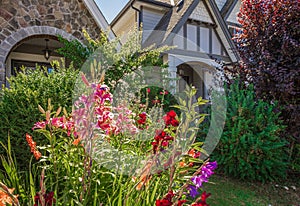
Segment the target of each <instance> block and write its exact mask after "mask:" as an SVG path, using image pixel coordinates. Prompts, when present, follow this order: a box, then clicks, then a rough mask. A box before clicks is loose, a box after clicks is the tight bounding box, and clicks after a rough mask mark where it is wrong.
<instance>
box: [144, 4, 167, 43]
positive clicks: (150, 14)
mask: <svg viewBox="0 0 300 206" xmlns="http://www.w3.org/2000/svg"><path fill="white" fill-rule="evenodd" d="M163 15H164V14H163V13H159V12H155V11H153V10H149V9H147V8H144V9H143V31H144V35H143V40H145V39H147V38H148V36H149V35H150V33H151V31H152V30H153V29H154V28H155V26H156V25H157V24H158V22H159V21H160V19H161V18H162V17H163Z"/></svg>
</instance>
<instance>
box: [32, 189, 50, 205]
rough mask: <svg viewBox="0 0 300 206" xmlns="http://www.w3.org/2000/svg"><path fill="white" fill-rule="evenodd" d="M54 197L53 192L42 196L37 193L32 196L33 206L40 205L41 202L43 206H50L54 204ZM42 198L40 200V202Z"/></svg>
mask: <svg viewBox="0 0 300 206" xmlns="http://www.w3.org/2000/svg"><path fill="white" fill-rule="evenodd" d="M53 196H54V192H49V193H47V194H44V195H40V194H39V193H37V194H36V195H35V196H34V206H38V205H41V204H42V202H44V203H45V204H44V205H45V206H52V205H53V204H54V203H55V199H54V198H53ZM41 198H42V200H41Z"/></svg>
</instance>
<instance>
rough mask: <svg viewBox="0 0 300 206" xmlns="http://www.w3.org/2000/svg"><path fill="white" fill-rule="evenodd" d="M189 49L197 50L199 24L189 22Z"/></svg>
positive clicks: (187, 45)
mask: <svg viewBox="0 0 300 206" xmlns="http://www.w3.org/2000/svg"><path fill="white" fill-rule="evenodd" d="M186 33H187V43H186V47H187V50H190V51H197V47H198V46H197V26H195V25H191V24H188V25H187V31H186Z"/></svg>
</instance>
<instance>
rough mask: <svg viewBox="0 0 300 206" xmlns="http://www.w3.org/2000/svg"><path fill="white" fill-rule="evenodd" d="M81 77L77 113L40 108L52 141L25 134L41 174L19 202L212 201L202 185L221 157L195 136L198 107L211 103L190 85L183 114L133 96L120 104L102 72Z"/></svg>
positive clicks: (41, 125)
mask: <svg viewBox="0 0 300 206" xmlns="http://www.w3.org/2000/svg"><path fill="white" fill-rule="evenodd" d="M81 77H82V80H83V82H84V83H85V86H86V92H85V93H83V94H82V95H80V96H79V98H78V99H77V100H76V101H75V103H74V107H75V108H74V111H73V112H72V114H70V113H68V112H67V111H66V110H65V111H64V112H63V109H61V108H59V109H57V110H53V106H52V104H51V101H48V106H47V107H45V108H47V109H44V107H42V106H39V110H40V112H41V113H42V114H43V116H44V120H42V121H38V122H36V123H35V124H34V125H33V128H32V129H33V130H34V131H35V132H34V133H35V136H37V137H38V136H40V137H42V136H43V137H46V139H47V144H40V143H38V141H35V139H34V138H33V137H32V136H31V135H29V134H26V140H27V143H28V146H29V147H30V150H31V153H32V154H33V156H34V158H35V159H36V160H37V162H36V163H35V164H34V165H33V167H34V168H35V169H36V170H38V171H39V172H38V173H35V174H39V175H37V176H35V177H33V176H34V175H33V176H31V179H32V181H33V182H34V183H31V185H30V187H28V186H27V188H26V189H28V190H26V191H23V192H24V193H25V194H26V195H27V196H26V195H24V194H23V195H22V194H19V195H20V197H24V199H25V201H24V200H22V199H21V198H20V199H19V201H20V202H31V204H32V205H33V204H34V205H49V206H50V205H66V204H67V205H99V204H103V205H133V204H137V205H193V206H197V205H206V199H207V198H208V197H209V196H210V194H208V193H206V192H205V191H201V188H202V185H203V183H205V182H208V179H209V177H210V176H211V175H212V174H213V171H214V170H215V169H216V167H217V163H216V162H209V160H208V159H206V160H201V159H200V158H199V157H200V155H201V153H202V152H204V151H202V149H201V145H202V143H201V142H194V140H195V136H196V133H197V128H198V125H199V124H200V123H201V121H202V120H203V115H202V114H198V113H197V112H196V111H195V108H196V107H197V106H198V105H199V104H203V103H205V102H206V101H204V100H199V102H198V103H193V96H194V95H195V94H196V90H195V89H194V88H187V90H186V91H185V93H186V97H187V100H186V101H184V100H183V99H180V100H179V102H180V104H179V105H175V106H174V107H176V108H178V109H179V110H180V111H181V116H180V117H179V116H177V114H176V113H175V112H174V111H173V110H170V111H168V112H167V113H166V114H164V113H163V110H162V109H161V108H157V107H152V108H146V107H140V105H137V104H134V103H132V102H127V103H128V104H126V103H124V102H122V104H120V105H118V106H113V104H112V102H113V98H114V97H113V96H112V94H111V93H110V90H109V88H108V87H107V86H106V85H104V84H103V80H104V79H103V78H101V79H100V80H99V81H97V82H88V81H87V79H86V78H85V75H84V74H81ZM191 125H193V126H194V127H191ZM153 131H154V133H153ZM38 134H39V135H38ZM151 135H154V136H151ZM141 137H142V138H143V141H142V139H140V138H141ZM137 157H138V158H137ZM140 157H142V158H140ZM130 160H134V162H133V161H130ZM128 164H129V166H128ZM20 181H21V180H20ZM33 187H34V188H33ZM29 192H30V193H31V195H30V196H31V197H30V196H29V197H28V193H29Z"/></svg>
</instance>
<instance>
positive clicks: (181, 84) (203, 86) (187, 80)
mask: <svg viewBox="0 0 300 206" xmlns="http://www.w3.org/2000/svg"><path fill="white" fill-rule="evenodd" d="M215 73H216V69H215V68H214V67H212V66H209V65H208V64H205V63H203V62H196V61H193V62H184V63H181V64H179V65H177V74H178V76H179V77H180V78H179V80H178V84H177V85H178V90H179V92H181V91H183V90H184V89H185V84H188V85H193V86H195V87H196V88H197V94H196V97H202V98H204V99H210V94H211V90H212V88H213V85H214V74H215Z"/></svg>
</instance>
